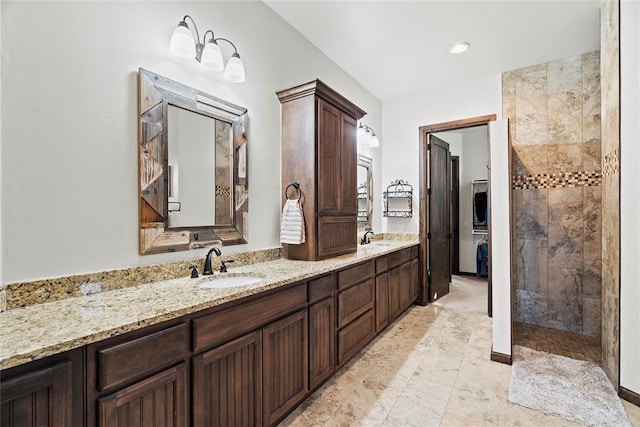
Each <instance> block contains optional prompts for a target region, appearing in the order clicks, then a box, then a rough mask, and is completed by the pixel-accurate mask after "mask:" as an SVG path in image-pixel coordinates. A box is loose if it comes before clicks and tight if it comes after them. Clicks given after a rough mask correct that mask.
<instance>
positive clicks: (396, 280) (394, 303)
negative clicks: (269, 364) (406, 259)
mask: <svg viewBox="0 0 640 427" xmlns="http://www.w3.org/2000/svg"><path fill="white" fill-rule="evenodd" d="M401 287H402V266H398V267H394V268H392V269H391V270H389V322H392V321H393V320H394V319H395V318H396V317H397V316H398V314H400V312H401V311H402V297H401V294H402V291H401V289H400V288H401Z"/></svg>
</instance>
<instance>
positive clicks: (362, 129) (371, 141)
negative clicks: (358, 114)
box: [358, 123, 380, 148]
mask: <svg viewBox="0 0 640 427" xmlns="http://www.w3.org/2000/svg"><path fill="white" fill-rule="evenodd" d="M358 142H361V143H363V144H367V145H369V147H371V148H377V147H380V141H379V140H378V137H377V136H376V133H375V132H374V131H373V129H371V128H370V127H369V126H367V125H363V124H362V123H360V126H358Z"/></svg>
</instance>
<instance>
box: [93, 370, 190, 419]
mask: <svg viewBox="0 0 640 427" xmlns="http://www.w3.org/2000/svg"><path fill="white" fill-rule="evenodd" d="M188 414H189V410H188V408H187V365H186V363H184V362H183V363H181V364H179V365H177V366H174V367H173V368H169V369H167V370H165V371H163V372H161V373H159V374H157V375H154V376H152V377H150V378H147V379H145V380H142V381H139V382H137V383H135V384H133V385H131V386H129V387H126V388H124V389H123V390H120V391H118V392H116V393H113V394H111V395H108V396H106V397H103V398H100V399H99V400H98V425H99V426H100V427H134V426H135V427H138V426H154V427H182V426H184V427H186V426H187V425H188V418H187V417H188Z"/></svg>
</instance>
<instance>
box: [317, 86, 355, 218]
mask: <svg viewBox="0 0 640 427" xmlns="http://www.w3.org/2000/svg"><path fill="white" fill-rule="evenodd" d="M317 108H318V128H317V136H316V138H317V142H316V150H317V152H318V155H317V161H318V170H317V175H316V177H317V180H318V214H332V213H338V212H339V211H340V189H341V188H342V185H343V184H342V183H341V180H340V179H341V176H342V165H343V160H342V156H343V153H342V149H341V148H342V147H341V146H340V145H341V144H340V141H341V139H342V119H341V116H342V114H341V112H340V110H339V109H337V108H336V107H334V106H333V105H331V104H329V103H327V102H325V101H324V100H322V99H320V98H318V100H317ZM353 165H354V166H353V168H352V169H353V170H354V171H355V170H356V167H355V165H356V160H355V159H354V163H353ZM354 181H355V179H354ZM353 197H356V187H355V183H354V188H353Z"/></svg>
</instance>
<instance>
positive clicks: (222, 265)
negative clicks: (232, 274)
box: [220, 259, 234, 273]
mask: <svg viewBox="0 0 640 427" xmlns="http://www.w3.org/2000/svg"><path fill="white" fill-rule="evenodd" d="M233 261H234V260H232V259H227V260H223V261H220V262H221V264H220V273H226V272H227V264H225V263H230V262H233Z"/></svg>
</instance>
